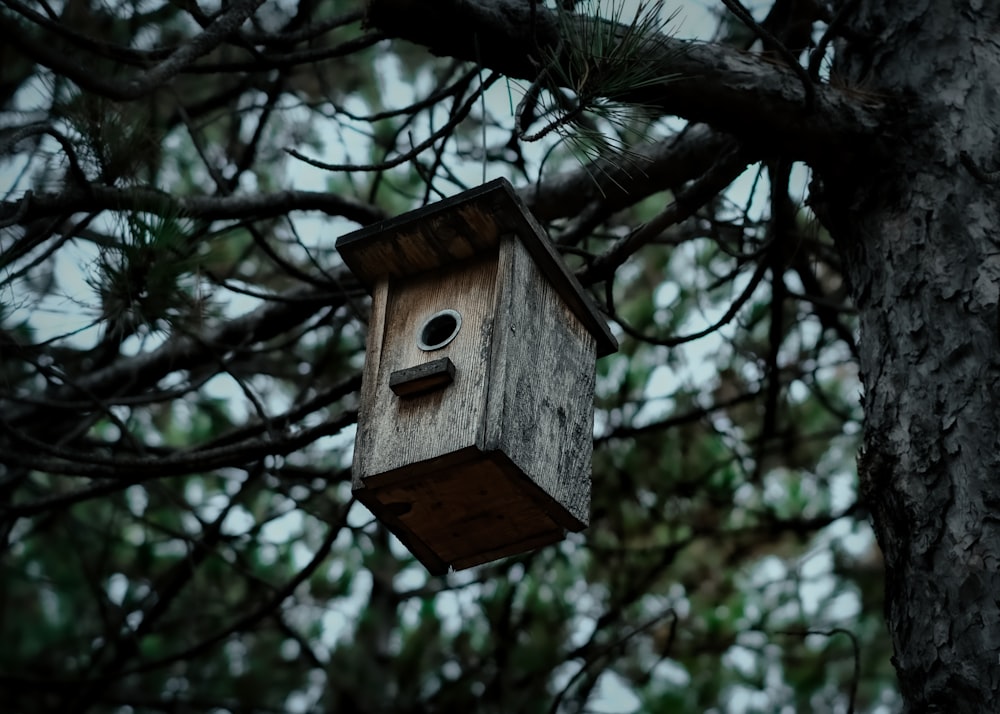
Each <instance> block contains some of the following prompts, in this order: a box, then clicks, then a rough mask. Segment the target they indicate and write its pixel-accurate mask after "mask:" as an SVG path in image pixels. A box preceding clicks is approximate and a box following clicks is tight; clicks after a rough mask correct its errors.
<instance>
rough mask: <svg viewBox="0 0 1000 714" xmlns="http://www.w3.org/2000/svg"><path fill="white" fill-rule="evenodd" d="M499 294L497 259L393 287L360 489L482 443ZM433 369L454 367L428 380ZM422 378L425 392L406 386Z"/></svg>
mask: <svg viewBox="0 0 1000 714" xmlns="http://www.w3.org/2000/svg"><path fill="white" fill-rule="evenodd" d="M495 289H496V256H495V254H493V255H487V256H484V257H482V258H477V259H474V260H470V261H466V262H463V263H461V264H459V265H457V266H452V267H450V268H447V269H444V268H442V269H438V270H434V271H430V272H427V273H422V274H420V275H416V276H412V277H408V278H405V279H400V280H391V281H390V282H389V286H388V291H387V299H386V305H385V317H384V320H383V326H382V335H381V340H380V341H379V347H380V349H379V353H378V360H377V364H372V365H371V367H370V368H369V367H368V366H366V368H365V375H364V376H365V379H366V380H367V381H369V382H370V383H371V385H372V386H371V387H370V388H369V387H367V386H366V387H365V388H364V390H363V393H364V395H365V398H366V399H367V400H368V404H367V407H366V408H365V409H364V415H365V418H364V420H363V422H364V423H363V424H361V425H360V426H359V438H358V442H357V445H356V447H355V448H356V456H355V471H356V473H355V487H357V486H359V485H360V484H359V480H360V481H363V480H364V479H366V478H369V477H373V476H377V475H379V474H384V473H386V472H390V471H394V470H397V469H402V468H409V467H414V468H415V471H416V470H419V469H418V468H417V467H418V465H419V464H420V463H421V462H426V461H427V460H429V459H436V458H440V457H442V456H446V455H448V454H450V453H453V452H455V451H458V450H461V449H464V448H467V447H469V446H474V445H475V444H476V443H477V441H478V437H479V435H480V433H481V430H482V421H483V412H484V409H485V394H486V379H487V374H488V360H489V355H490V341H491V338H492V331H493V311H494V309H495V305H494V302H495ZM373 327H374V325H373ZM373 352H374V349H372V348H370V352H369V357H371V356H372V354H373ZM431 363H435V364H437V365H440V364H442V363H450V364H449V365H448V370H447V374H445V373H444V371H443V370H438V371H437V376H438V378H435V379H432V380H429V381H428V380H426V379H425V378H423V377H420V374H421V373H422V372H426V371H427V370H426V369H424V368H425V367H428V366H430V367H433V366H434V365H432V364H431ZM394 375H395V378H394ZM410 375H416V376H413V377H411V376H410ZM416 378H420V379H424V382H423V385H424V386H421V387H420V389H416V390H409V389H404V388H401V387H400V385H399V381H400V379H403V380H407V379H416ZM409 384H411V385H412V384H413V382H409ZM396 475H397V476H398V474H396Z"/></svg>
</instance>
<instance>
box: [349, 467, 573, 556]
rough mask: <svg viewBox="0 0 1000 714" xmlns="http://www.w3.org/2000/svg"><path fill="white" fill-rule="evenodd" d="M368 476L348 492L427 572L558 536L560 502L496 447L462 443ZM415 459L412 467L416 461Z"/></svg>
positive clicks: (508, 552) (545, 542) (537, 544)
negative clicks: (404, 466) (457, 448)
mask: <svg viewBox="0 0 1000 714" xmlns="http://www.w3.org/2000/svg"><path fill="white" fill-rule="evenodd" d="M422 466H423V468H420V467H421V465H419V464H415V465H413V466H412V467H409V468H407V469H399V470H397V471H396V472H391V473H387V474H383V475H381V476H379V477H375V478H372V479H369V480H368V482H367V484H366V488H364V489H360V490H358V491H356V492H355V493H356V494H357V495H358V497H359V498H360V499H361V501H362V502H363V503H365V505H367V506H368V507H369V508H370V509H371V510H372V512H374V513H375V514H376V515H378V516H379V518H380V519H381V520H383V522H385V523H387V524H388V525H389V527H390V528H391V529H392V530H393V532H394V533H396V535H397V536H398V537H399V538H400V540H402V541H403V542H404V544H405V545H406V546H407V547H408V548H409V549H410V550H411V551H412V552H413V553H414V555H416V556H417V558H418V559H419V560H420V561H421V562H423V563H424V565H426V566H427V568H428V570H430V571H431V572H434V573H443V572H446V571H447V569H448V567H449V566H451V567H453V568H455V569H456V570H461V569H463V568H468V567H471V566H473V565H478V564H480V563H485V562H488V561H491V560H495V559H497V558H501V557H504V556H506V555H512V554H515V553H522V552H525V551H527V550H531V549H533V548H538V547H541V546H544V545H548V544H550V543H555V542H558V541H560V540H562V538H563V535H564V532H565V528H566V527H569V528H572V529H573V530H578V529H579V526H578V524H577V523H574V522H566V523H560V522H559V521H560V520H565V515H563V517H562V518H560V511H561V510H562V509H561V507H560V506H559V505H558V504H557V503H556V502H555V501H554V500H553V499H552V498H551V497H550V496H548V494H546V493H545V492H544V491H543V490H542V489H541V488H539V487H538V486H537V485H535V484H534V483H532V482H531V481H530V480H529V479H528V478H527V477H526V476H524V475H523V474H522V473H521V472H520V470H519V469H518V468H517V467H516V466H515V465H514V464H513V463H511V462H510V461H509V459H507V457H506V456H504V455H503V454H502V453H483V452H480V451H479V450H478V449H475V448H472V449H464V450H462V451H460V452H456V453H455V454H451V455H450V456H449V457H447V458H445V459H443V460H442V459H434V460H433V461H432V462H427V463H425V464H423V465H422ZM415 467H416V468H415Z"/></svg>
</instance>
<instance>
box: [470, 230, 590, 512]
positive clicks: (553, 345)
mask: <svg viewBox="0 0 1000 714" xmlns="http://www.w3.org/2000/svg"><path fill="white" fill-rule="evenodd" d="M500 251H501V258H500V265H501V266H502V269H503V270H504V277H503V278H502V280H501V284H502V287H501V290H500V295H499V297H498V306H497V308H496V310H497V312H498V314H503V315H506V316H507V317H506V318H505V321H504V323H503V329H497V330H496V332H495V334H494V341H493V353H492V356H491V358H490V369H491V374H490V389H489V395H488V403H487V408H486V413H485V415H484V432H483V440H482V441H481V442H480V448H482V449H483V450H484V451H491V450H497V451H502V452H503V453H505V454H507V456H508V457H509V458H510V459H511V461H512V462H513V463H514V464H516V465H517V466H518V467H519V468H520V469H521V470H522V471H524V472H525V473H526V474H528V475H529V476H530V478H531V479H532V480H533V481H534V482H535V483H536V484H537V485H538V486H539V487H540V488H541V489H542V490H543V491H544V492H545V493H547V494H548V495H549V496H550V497H551V498H552V499H553V500H554V501H555V502H558V503H560V504H562V506H563V507H565V512H564V513H563V514H561V521H560V522H561V523H562V525H564V526H565V527H566V528H569V529H570V530H582V529H583V528H585V527H586V525H587V523H588V522H589V517H590V478H591V457H592V454H593V428H594V427H593V424H594V383H595V379H596V375H595V372H596V365H595V340H594V337H593V335H592V334H591V333H590V332H589V331H588V330H587V329H586V328H585V327H584V326H583V325H581V324H580V322H579V320H577V319H576V318H575V315H574V314H573V313H571V312H570V311H569V310H568V309H567V306H566V305H565V303H564V302H563V301H562V298H561V296H560V295H559V293H558V292H557V291H556V290H555V288H554V287H553V286H552V285H551V284H550V283H549V282H548V281H547V280H546V279H545V278H544V276H542V275H541V273H540V272H539V271H538V269H537V266H536V264H535V262H534V260H533V258H532V256H531V255H530V254H529V253H528V251H527V249H526V247H525V246H524V244H523V243H522V242H521V241H519V240H513V239H508V240H505V241H503V242H502V243H501V249H500Z"/></svg>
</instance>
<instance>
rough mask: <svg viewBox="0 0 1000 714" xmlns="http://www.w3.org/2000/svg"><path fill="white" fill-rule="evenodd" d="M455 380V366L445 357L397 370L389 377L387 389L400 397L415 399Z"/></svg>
mask: <svg viewBox="0 0 1000 714" xmlns="http://www.w3.org/2000/svg"><path fill="white" fill-rule="evenodd" d="M454 379H455V365H454V363H453V362H452V361H451V360H450V359H448V358H447V357H442V358H441V359H436V360H433V361H432V362H425V363H424V364H420V365H417V366H416V367H407V368H406V369H398V370H396V371H395V372H393V373H391V374H390V375H389V389H391V390H392V391H393V392H394V393H395V394H396V395H398V396H400V397H416V396H418V395H420V394H425V393H427V392H432V391H434V390H435V389H441V388H442V387H447V386H448V385H449V384H451V383H452V382H453V381H454Z"/></svg>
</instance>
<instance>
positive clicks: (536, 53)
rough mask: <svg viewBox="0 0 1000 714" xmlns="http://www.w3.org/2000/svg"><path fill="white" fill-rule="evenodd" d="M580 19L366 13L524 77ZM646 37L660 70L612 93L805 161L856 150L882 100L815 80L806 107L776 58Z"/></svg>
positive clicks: (465, 1)
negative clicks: (651, 79)
mask: <svg viewBox="0 0 1000 714" xmlns="http://www.w3.org/2000/svg"><path fill="white" fill-rule="evenodd" d="M584 21H585V19H584V18H581V17H578V16H570V17H568V18H564V19H560V18H559V17H558V16H557V14H556V13H555V12H554V11H552V10H548V9H546V8H543V7H540V6H539V7H535V9H534V10H532V6H531V2H530V0H369V2H368V7H367V18H366V23H367V24H368V25H369V26H371V27H373V28H377V29H378V30H379V31H381V32H383V33H385V34H386V35H387V36H389V37H393V38H398V39H403V40H407V41H410V42H413V43H415V44H418V45H422V46H424V47H426V48H427V49H428V50H430V51H431V52H432V53H434V54H436V55H441V56H448V57H456V58H459V59H464V60H468V61H470V62H479V63H481V64H482V65H483V66H485V67H487V68H489V69H493V70H497V71H500V72H502V73H503V74H505V75H507V76H509V77H513V78H517V79H524V80H529V81H531V80H534V79H535V78H537V77H538V74H539V71H540V69H541V68H542V66H543V64H544V63H543V61H542V60H541V59H540V56H553V55H554V54H555V49H556V48H557V47H559V43H560V33H561V29H560V23H562V24H563V25H565V23H566V22H571V23H572V22H577V23H582V22H584ZM456 27H458V28H462V31H460V32H456V31H455V29H454V28H456ZM532 27H534V32H532V31H531V28H532ZM566 34H569V33H566ZM653 47H654V50H653V51H652V52H650V53H648V55H647V56H646V57H647V61H648V62H650V63H652V64H654V65H657V74H658V75H660V76H663V77H664V78H666V79H664V81H663V82H659V83H653V84H647V85H646V86H643V87H642V88H640V89H636V90H632V91H627V92H624V93H621V94H619V95H617V96H615V97H614V99H616V100H618V101H623V102H629V103H636V104H643V105H645V106H647V107H656V108H658V109H659V110H661V111H662V112H663V113H664V114H671V115H676V116H680V117H683V118H686V119H690V120H692V121H702V122H706V123H708V124H710V125H712V126H714V127H716V128H718V129H721V130H723V131H727V132H730V133H732V134H735V135H737V136H739V137H740V138H741V139H744V140H745V141H749V142H752V143H753V144H755V145H758V146H760V147H761V148H762V149H763V150H766V151H772V150H780V151H782V152H784V153H786V154H788V155H790V156H792V157H793V158H796V159H801V160H804V161H808V162H821V161H822V160H823V158H824V157H827V156H839V158H840V159H841V160H842V158H843V153H844V152H845V151H857V150H859V149H860V148H862V147H863V146H864V145H866V144H868V143H869V142H870V141H871V140H873V139H875V138H877V137H878V135H879V133H880V132H879V128H880V126H881V125H882V124H883V119H884V114H885V106H884V102H880V101H877V100H875V99H873V98H872V97H871V96H869V95H862V94H860V93H853V92H851V91H850V90H845V89H840V88H835V87H831V86H830V85H827V84H818V85H816V86H815V87H814V94H815V97H814V100H813V102H812V106H811V107H810V106H808V102H807V100H806V95H807V93H806V91H805V88H804V87H803V84H802V79H800V77H799V76H797V75H796V74H795V73H794V72H792V71H791V70H790V69H788V68H787V67H785V66H784V65H782V64H780V63H778V62H776V61H769V60H767V59H764V58H762V57H760V56H759V55H755V54H751V53H747V52H741V51H738V50H735V49H732V48H728V47H724V46H721V45H715V44H711V45H710V44H704V43H700V42H691V41H684V40H679V39H676V38H673V37H669V36H663V37H662V38H661V39H660V40H659V41H658V42H656V43H655V44H654V45H653Z"/></svg>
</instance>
